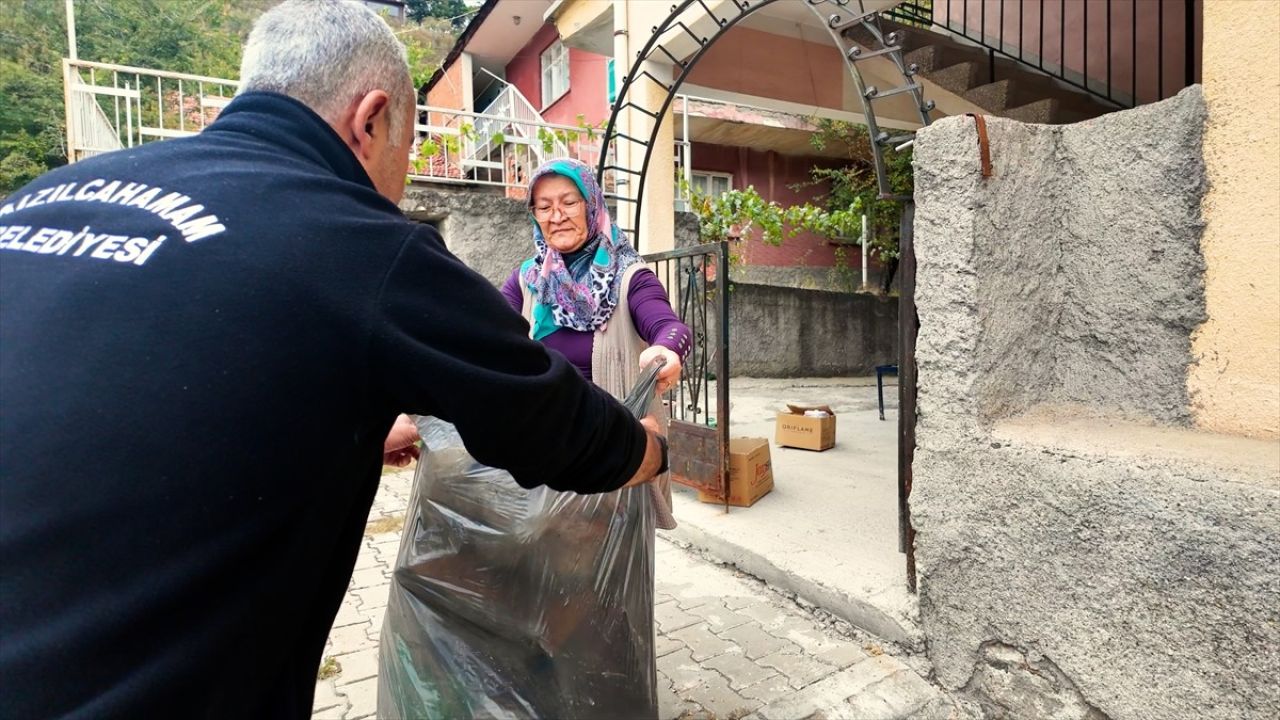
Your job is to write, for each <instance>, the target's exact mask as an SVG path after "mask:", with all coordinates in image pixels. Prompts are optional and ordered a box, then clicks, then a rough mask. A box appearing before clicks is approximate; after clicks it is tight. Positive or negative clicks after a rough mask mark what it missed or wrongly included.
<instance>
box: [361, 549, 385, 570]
mask: <svg viewBox="0 0 1280 720" xmlns="http://www.w3.org/2000/svg"><path fill="white" fill-rule="evenodd" d="M375 567H383V564H382V561H381V560H379V559H378V555H377V553H375V552H374V551H373V547H372V546H370V545H368V544H364V543H362V544H361V545H360V554H359V555H356V566H355V569H356V570H368V569H369V568H375Z"/></svg>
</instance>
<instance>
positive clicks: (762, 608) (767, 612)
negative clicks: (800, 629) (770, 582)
mask: <svg viewBox="0 0 1280 720" xmlns="http://www.w3.org/2000/svg"><path fill="white" fill-rule="evenodd" d="M734 610H735V611H736V612H738V613H739V614H742V615H746V616H747V617H749V618H751V619H752V620H755V621H756V622H758V623H760V625H761V627H764V628H766V629H770V632H772V630H771V628H773V627H775V626H777V625H778V624H779V623H781V622H783V621H784V620H787V619H788V618H789V617H791V615H790V613H789V612H788V611H784V610H783V609H782V608H781V607H778V606H777V605H775V604H773V603H771V602H768V601H767V600H754V601H752V602H749V603H747V604H746V605H743V606H742V607H740V608H734ZM792 612H794V611H792Z"/></svg>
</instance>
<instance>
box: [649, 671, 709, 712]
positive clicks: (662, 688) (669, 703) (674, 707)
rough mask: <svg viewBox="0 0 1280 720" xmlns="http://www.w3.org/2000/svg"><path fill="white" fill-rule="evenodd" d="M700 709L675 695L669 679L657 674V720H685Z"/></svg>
mask: <svg viewBox="0 0 1280 720" xmlns="http://www.w3.org/2000/svg"><path fill="white" fill-rule="evenodd" d="M700 709H701V708H699V707H698V706H697V705H696V704H694V703H692V702H689V701H687V700H685V699H683V698H681V697H680V696H679V695H677V694H676V691H675V688H674V687H673V686H672V683H671V678H669V677H667V676H666V675H663V674H662V673H658V720H680V719H681V718H685V719H686V720H687V717H688V716H689V715H690V714H692V713H693V712H696V711H697V710H700Z"/></svg>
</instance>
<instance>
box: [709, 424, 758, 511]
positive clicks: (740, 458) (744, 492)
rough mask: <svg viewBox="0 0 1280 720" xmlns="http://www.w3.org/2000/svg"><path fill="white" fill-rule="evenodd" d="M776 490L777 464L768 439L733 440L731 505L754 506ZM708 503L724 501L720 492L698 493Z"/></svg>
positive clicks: (731, 444) (730, 446)
mask: <svg viewBox="0 0 1280 720" xmlns="http://www.w3.org/2000/svg"><path fill="white" fill-rule="evenodd" d="M772 489H773V464H772V463H771V461H770V459H769V440H768V439H767V438H733V439H731V440H729V504H730V505H737V506H738V507H751V506H752V505H755V504H756V501H757V500H759V499H760V498H762V497H764V496H765V495H768V494H769V491H770V490H772ZM698 499H699V500H701V501H702V502H706V503H723V502H724V498H723V497H721V496H720V494H719V493H709V492H706V491H699V492H698Z"/></svg>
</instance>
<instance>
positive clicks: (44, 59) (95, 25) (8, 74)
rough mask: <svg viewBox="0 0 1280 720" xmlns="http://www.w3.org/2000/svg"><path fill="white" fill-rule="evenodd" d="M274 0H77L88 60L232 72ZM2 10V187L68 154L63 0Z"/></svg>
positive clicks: (34, 0) (11, 1) (15, 0)
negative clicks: (252, 30)
mask: <svg viewBox="0 0 1280 720" xmlns="http://www.w3.org/2000/svg"><path fill="white" fill-rule="evenodd" d="M271 1H272V0H204V1H203V2H190V0H129V1H128V2H117V1H116V0H78V1H77V2H76V4H75V9H76V35H77V45H78V50H79V55H80V57H81V58H84V59H87V60H94V61H97V62H106V63H115V64H119V65H135V66H140V67H147V68H156V69H163V70H171V71H174V72H187V73H196V74H201V75H211V76H214V77H235V76H236V75H237V73H238V70H239V65H240V47H241V45H242V44H243V41H244V38H245V37H247V36H248V33H249V30H250V28H251V27H252V24H253V20H254V19H255V18H256V17H257V16H258V15H259V14H260V13H261V12H262V10H263V9H265V8H267V7H269V6H270V5H271ZM5 5H6V7H5V9H4V12H0V96H2V97H4V102H3V103H0V196H3V195H7V194H9V193H11V192H13V191H14V190H16V189H17V188H19V187H21V186H22V185H24V184H26V183H27V182H28V181H30V180H31V179H33V178H34V177H36V176H39V175H40V174H42V173H44V172H46V171H48V170H50V169H52V168H54V167H57V166H59V165H62V164H65V163H66V148H65V142H66V130H65V123H66V116H65V110H64V109H63V88H62V58H63V57H65V56H66V55H67V54H68V53H67V34H66V17H65V15H64V4H63V3H60V2H51V1H50V0H6V3H5Z"/></svg>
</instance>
